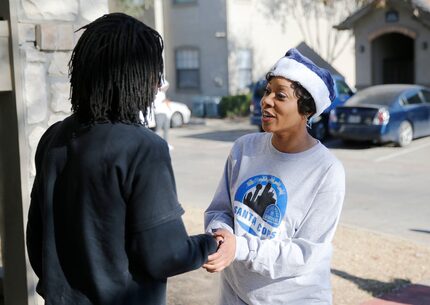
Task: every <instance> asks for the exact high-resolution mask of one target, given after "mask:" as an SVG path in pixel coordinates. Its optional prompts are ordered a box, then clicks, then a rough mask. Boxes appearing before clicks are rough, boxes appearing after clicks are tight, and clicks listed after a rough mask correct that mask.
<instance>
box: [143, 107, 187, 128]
mask: <svg viewBox="0 0 430 305" xmlns="http://www.w3.org/2000/svg"><path fill="white" fill-rule="evenodd" d="M169 110H170V112H169V113H167V118H168V119H169V121H170V127H171V128H175V127H181V126H182V125H184V124H188V123H189V122H190V118H191V110H190V108H188V106H187V105H185V104H184V103H179V102H174V101H170V102H169ZM147 121H148V127H149V128H151V129H154V128H155V126H156V124H155V115H154V109H152V111H148V115H147Z"/></svg>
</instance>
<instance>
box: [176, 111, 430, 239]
mask: <svg viewBox="0 0 430 305" xmlns="http://www.w3.org/2000/svg"><path fill="white" fill-rule="evenodd" d="M251 132H257V128H256V127H255V126H252V125H250V124H249V123H248V120H247V119H241V120H235V121H231V120H219V119H206V120H200V121H193V122H192V124H190V125H188V126H185V127H183V128H178V129H171V130H170V139H171V141H170V144H172V145H173V146H174V147H175V149H174V150H173V151H172V152H171V156H172V162H173V167H174V170H175V177H176V184H177V188H178V196H179V200H180V202H181V203H182V204H183V205H184V207H185V210H186V209H187V206H188V207H198V208H205V207H206V206H207V205H208V204H209V202H210V200H211V199H212V196H213V194H214V192H215V189H216V186H217V184H218V181H219V179H220V177H221V174H222V172H223V168H224V163H225V160H226V158H227V155H228V153H229V151H230V148H231V147H232V145H233V141H234V140H235V139H236V138H238V137H239V136H241V135H244V134H246V133H251ZM325 144H326V145H327V146H328V147H329V148H330V149H331V151H332V152H333V153H334V154H335V155H336V156H337V157H338V158H339V159H340V160H341V161H342V162H343V164H344V166H345V170H346V177H347V193H346V198H345V204H344V209H343V212H342V217H341V222H342V223H343V224H345V225H351V226H358V227H360V228H364V229H369V230H373V231H377V232H381V233H387V234H390V235H395V236H398V237H400V238H405V239H410V240H413V241H416V242H419V243H425V244H430V200H429V198H430V159H429V156H430V137H426V138H422V139H418V140H415V141H413V142H412V144H411V145H410V146H408V147H406V148H398V147H394V146H392V145H384V146H375V145H370V144H348V145H345V144H344V143H342V142H341V141H339V140H328V141H326V142H325ZM202 229H203V228H202Z"/></svg>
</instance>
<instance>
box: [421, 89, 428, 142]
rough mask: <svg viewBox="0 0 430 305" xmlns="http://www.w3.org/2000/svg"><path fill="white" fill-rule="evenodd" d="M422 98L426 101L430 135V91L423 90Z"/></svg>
mask: <svg viewBox="0 0 430 305" xmlns="http://www.w3.org/2000/svg"><path fill="white" fill-rule="evenodd" d="M421 97H422V99H423V100H424V107H425V108H426V109H427V133H426V134H428V135H429V134H430V90H427V89H423V90H422V91H421Z"/></svg>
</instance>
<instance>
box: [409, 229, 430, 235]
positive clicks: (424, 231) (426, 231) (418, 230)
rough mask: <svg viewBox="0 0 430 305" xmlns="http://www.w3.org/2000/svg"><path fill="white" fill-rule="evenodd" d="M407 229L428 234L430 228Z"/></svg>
mask: <svg viewBox="0 0 430 305" xmlns="http://www.w3.org/2000/svg"><path fill="white" fill-rule="evenodd" d="M409 231H412V232H418V233H426V234H430V230H422V229H409Z"/></svg>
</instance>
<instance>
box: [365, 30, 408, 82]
mask: <svg viewBox="0 0 430 305" xmlns="http://www.w3.org/2000/svg"><path fill="white" fill-rule="evenodd" d="M414 42H415V41H414V39H413V38H410V37H408V36H406V35H403V34H400V33H388V34H385V35H382V36H379V37H378V38H376V39H375V40H373V41H372V84H373V85H380V84H413V83H414V82H415V58H414V57H415V56H414V54H415V50H414Z"/></svg>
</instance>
